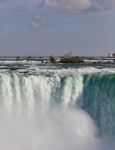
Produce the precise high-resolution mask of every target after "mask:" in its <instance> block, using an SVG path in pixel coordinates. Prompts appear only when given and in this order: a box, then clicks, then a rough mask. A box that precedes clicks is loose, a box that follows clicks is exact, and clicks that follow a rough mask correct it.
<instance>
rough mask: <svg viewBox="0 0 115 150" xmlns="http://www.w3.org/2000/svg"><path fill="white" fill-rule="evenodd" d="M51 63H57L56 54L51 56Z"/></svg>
mask: <svg viewBox="0 0 115 150" xmlns="http://www.w3.org/2000/svg"><path fill="white" fill-rule="evenodd" d="M50 63H53V64H54V63H56V59H55V57H54V56H50Z"/></svg>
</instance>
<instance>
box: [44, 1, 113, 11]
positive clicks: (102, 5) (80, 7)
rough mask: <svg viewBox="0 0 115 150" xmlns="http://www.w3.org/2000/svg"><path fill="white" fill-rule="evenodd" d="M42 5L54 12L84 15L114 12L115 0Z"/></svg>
mask: <svg viewBox="0 0 115 150" xmlns="http://www.w3.org/2000/svg"><path fill="white" fill-rule="evenodd" d="M42 5H43V6H44V7H46V8H49V9H54V10H61V11H68V12H72V13H84V12H86V11H91V12H93V11H101V10H112V9H114V8H115V0H42Z"/></svg>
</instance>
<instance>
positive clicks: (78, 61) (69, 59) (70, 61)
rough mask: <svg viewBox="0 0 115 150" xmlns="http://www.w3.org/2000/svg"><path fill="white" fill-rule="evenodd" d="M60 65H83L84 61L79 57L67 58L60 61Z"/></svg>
mask: <svg viewBox="0 0 115 150" xmlns="http://www.w3.org/2000/svg"><path fill="white" fill-rule="evenodd" d="M60 62H61V63H83V62H84V60H83V59H82V58H81V57H79V56H67V57H64V58H62V59H61V60H60Z"/></svg>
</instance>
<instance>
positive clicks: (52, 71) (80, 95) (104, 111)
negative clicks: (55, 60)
mask: <svg viewBox="0 0 115 150" xmlns="http://www.w3.org/2000/svg"><path fill="white" fill-rule="evenodd" d="M0 65H1V66H0V141H1V142H0V149H1V150H54V149H55V150H92V149H93V150H114V149H115V145H114V139H115V91H114V90H115V69H114V66H112V67H111V66H107V67H105V66H80V65H76V66H71V65H68V66H67V65H66V66H64V65H61V64H60V65H41V64H39V63H38V62H37V61H31V62H30V61H26V60H25V61H19V62H18V61H1V62H0ZM12 68H13V69H12ZM14 68H15V69H14Z"/></svg>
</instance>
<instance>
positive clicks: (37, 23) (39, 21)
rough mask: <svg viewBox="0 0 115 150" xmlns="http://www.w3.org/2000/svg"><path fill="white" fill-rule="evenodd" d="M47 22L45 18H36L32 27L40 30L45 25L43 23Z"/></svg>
mask: <svg viewBox="0 0 115 150" xmlns="http://www.w3.org/2000/svg"><path fill="white" fill-rule="evenodd" d="M45 21H46V17H45V16H34V17H33V19H32V27H33V28H40V27H41V26H42V24H43V22H45Z"/></svg>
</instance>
